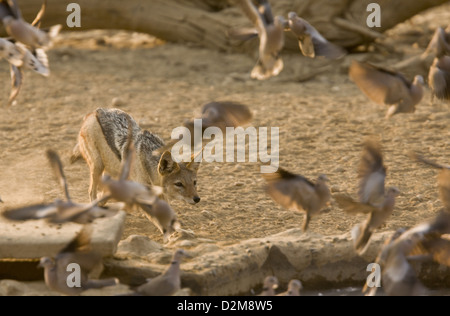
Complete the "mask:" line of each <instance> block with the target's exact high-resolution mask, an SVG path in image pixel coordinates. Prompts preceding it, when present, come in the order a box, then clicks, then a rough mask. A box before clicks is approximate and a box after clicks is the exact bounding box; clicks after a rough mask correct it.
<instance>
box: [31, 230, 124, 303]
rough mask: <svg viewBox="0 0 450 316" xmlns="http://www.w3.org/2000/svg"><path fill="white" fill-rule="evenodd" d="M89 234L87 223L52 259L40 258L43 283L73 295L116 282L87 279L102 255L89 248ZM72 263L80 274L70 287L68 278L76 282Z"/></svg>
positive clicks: (115, 280)
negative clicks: (77, 282) (78, 268)
mask: <svg viewBox="0 0 450 316" xmlns="http://www.w3.org/2000/svg"><path fill="white" fill-rule="evenodd" d="M91 235H92V227H91V226H90V225H87V226H85V227H84V228H83V230H82V231H81V232H80V233H79V234H78V236H77V237H76V238H75V239H74V240H73V241H72V242H71V243H70V244H69V245H67V246H66V247H65V248H64V249H63V250H62V251H61V252H59V253H58V255H57V256H56V257H55V258H54V259H52V258H49V257H43V258H41V260H40V264H39V267H41V268H44V277H45V283H46V284H47V286H48V287H49V288H50V289H51V290H53V291H56V292H59V293H62V294H64V295H70V296H75V295H80V294H81V293H82V292H84V291H86V290H89V289H101V288H104V287H107V286H114V285H117V284H118V280H117V279H105V280H89V274H90V273H91V271H92V270H93V269H94V268H95V267H97V266H98V265H100V264H101V261H102V256H101V255H100V254H99V253H97V252H94V251H92V250H91V245H90V243H91ZM73 264H77V265H78V266H79V267H80V271H79V272H80V275H79V284H75V286H74V287H71V286H70V285H69V283H68V280H71V281H73V282H76V276H75V277H74V279H72V277H71V274H72V273H75V272H76V269H75V270H73V268H72V267H71V266H70V265H73Z"/></svg>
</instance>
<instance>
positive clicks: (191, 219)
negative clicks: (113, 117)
mask: <svg viewBox="0 0 450 316" xmlns="http://www.w3.org/2000/svg"><path fill="white" fill-rule="evenodd" d="M449 18H450V6H449V5H446V6H443V7H440V8H437V9H435V10H432V11H430V12H428V13H426V14H423V15H421V16H418V17H416V18H414V19H413V20H412V21H408V22H406V23H405V24H402V25H400V26H398V27H397V28H396V29H395V30H392V31H390V32H389V33H388V35H389V38H388V39H387V40H385V41H383V42H382V43H381V44H377V45H376V46H375V49H372V51H370V52H367V53H361V54H352V55H350V56H348V57H347V58H345V59H344V60H342V61H338V62H328V61H325V60H318V61H311V60H309V59H307V58H305V57H302V56H301V55H300V54H299V53H298V54H297V53H292V54H291V53H286V54H285V55H284V56H283V57H284V61H285V65H286V66H285V70H284V71H283V72H282V74H281V75H280V76H279V77H277V78H273V79H271V80H268V81H265V82H259V81H253V80H251V79H250V70H251V69H252V67H253V66H254V63H255V61H256V59H255V56H246V55H236V54H227V53H224V52H215V51H211V50H207V49H203V48H199V47H191V46H190V45H185V46H182V45H176V44H171V43H163V42H161V41H159V40H156V39H154V38H152V37H149V36H146V35H141V34H132V33H125V32H121V31H91V32H84V33H71V34H63V35H62V36H61V38H60V39H59V40H58V42H57V43H56V45H55V47H54V48H53V49H52V50H51V51H50V52H49V58H50V65H51V71H52V74H51V76H50V77H49V78H42V77H39V76H37V75H35V74H33V73H30V72H27V73H26V76H25V82H24V85H23V87H22V91H21V94H20V96H19V98H18V100H17V101H18V102H17V105H15V106H13V107H11V108H7V107H6V103H7V97H8V95H9V69H8V66H7V64H6V63H5V62H1V63H0V80H1V82H3V83H4V84H3V85H1V88H0V102H1V104H2V106H1V107H2V115H1V116H0V146H1V151H0V175H1V176H0V196H1V197H2V199H3V200H4V201H5V205H7V206H17V205H23V204H29V203H35V202H42V201H47V202H48V201H52V200H54V199H55V198H57V197H60V196H62V192H61V191H60V189H59V188H58V186H57V185H56V183H55V181H54V178H53V175H52V173H51V170H50V168H49V167H48V163H47V161H46V158H45V154H44V153H45V151H46V150H47V149H49V148H52V149H55V150H57V151H58V152H59V153H60V154H61V155H62V157H63V159H64V162H65V164H66V166H65V170H66V173H67V176H68V182H69V185H70V190H71V193H72V197H73V199H74V200H76V201H79V202H87V201H88V186H89V171H88V167H87V165H86V164H85V163H84V162H79V163H76V164H74V165H70V164H69V157H70V154H71V151H72V148H73V147H74V145H75V144H76V141H77V134H78V131H79V128H80V126H81V123H82V120H83V117H84V116H85V115H86V114H88V113H90V112H92V111H94V110H95V109H96V108H98V107H118V108H120V109H122V110H124V111H126V112H128V113H130V114H131V115H132V116H133V117H134V118H135V119H136V120H137V121H138V122H139V124H140V125H141V126H142V127H143V128H145V129H148V130H150V131H152V132H154V133H157V134H158V135H160V136H161V137H163V139H165V140H166V141H167V140H169V139H170V134H171V132H172V130H173V129H174V128H176V127H178V126H181V125H182V123H183V122H184V120H186V119H190V118H193V117H195V116H196V115H198V112H199V110H200V108H201V106H202V105H203V104H205V103H207V102H210V101H217V100H219V101H220V100H229V101H235V102H240V103H243V104H246V105H248V106H249V107H250V108H251V110H252V111H253V113H254V120H253V122H252V126H255V127H259V126H263V127H279V128H280V165H281V166H282V167H283V168H286V169H288V170H291V171H293V172H297V173H300V174H302V175H304V176H306V177H308V178H310V179H315V178H316V177H317V176H318V175H320V174H326V175H327V176H328V177H329V179H330V180H331V188H332V192H333V193H344V192H346V193H350V194H356V192H357V178H356V168H357V165H358V162H359V158H360V153H361V144H362V142H363V141H364V139H365V138H366V137H368V136H371V135H376V136H377V137H379V139H380V140H381V141H382V144H383V148H384V152H385V160H386V161H385V164H386V165H387V167H388V177H387V185H388V186H396V187H398V188H399V189H400V190H401V192H402V195H401V196H400V197H399V198H398V202H397V206H396V209H395V212H394V214H393V216H392V218H391V219H390V220H389V222H388V223H387V224H386V226H385V227H384V228H383V229H381V230H380V231H381V232H388V231H393V230H395V229H397V228H400V227H411V226H414V225H416V224H418V223H420V222H422V221H424V220H427V219H430V218H432V217H433V216H434V215H435V214H436V213H437V212H438V211H439V210H440V209H441V208H442V203H441V202H440V201H439V198H438V192H437V185H436V175H437V173H436V171H435V170H432V169H429V168H424V167H423V166H421V165H418V164H417V163H415V162H413V161H412V160H411V159H410V158H408V153H409V152H411V151H417V152H421V153H423V154H424V155H426V156H427V157H429V158H431V159H434V160H437V161H439V162H441V163H447V164H448V163H449V157H450V128H449V122H450V111H449V105H448V104H444V103H439V102H434V103H431V95H430V92H429V91H428V90H427V92H426V96H425V98H424V100H423V101H422V103H421V104H420V105H419V106H418V108H417V111H416V113H415V114H411V115H397V116H395V117H393V118H391V119H389V120H386V119H385V118H384V116H385V113H386V110H387V109H386V108H384V107H382V106H379V105H376V104H374V103H372V102H371V101H369V100H368V99H367V98H366V97H365V96H364V95H363V94H362V93H361V92H360V91H359V90H358V88H357V87H356V86H355V85H354V84H353V83H352V82H351V81H350V79H349V78H348V76H347V70H348V66H349V64H350V62H351V60H352V59H358V60H365V61H369V62H374V63H379V64H382V65H384V66H387V67H389V66H390V65H394V64H396V63H398V62H400V61H402V60H404V59H406V58H407V57H410V56H413V55H417V54H420V53H421V52H423V49H424V48H425V47H426V45H427V43H428V40H429V39H430V36H431V34H432V32H433V31H434V28H435V27H436V26H438V25H445V24H446V23H447V22H448V20H449ZM394 44H395V46H394ZM317 72H319V73H318V74H317ZM311 73H316V75H314V76H313V75H310V74H311ZM406 74H407V76H408V77H410V78H412V77H413V75H414V74H415V73H414V70H411V73H408V72H407V73H406ZM421 74H422V75H425V76H426V73H421ZM306 79H310V80H306ZM113 100H114V102H113ZM259 168H260V165H259V164H252V163H243V164H239V163H212V164H208V163H204V164H203V165H202V166H201V168H200V171H199V175H198V185H199V194H200V196H201V198H202V201H201V202H200V203H199V204H198V205H196V206H191V205H187V204H186V203H183V202H173V203H172V205H173V207H174V209H175V211H176V212H177V214H178V217H179V220H180V222H181V224H182V227H183V229H185V230H187V231H191V232H192V235H191V237H190V239H194V240H202V239H207V240H209V243H210V242H211V240H212V241H214V243H216V244H217V245H219V246H221V247H223V246H228V245H234V244H238V243H240V242H242V241H245V240H247V239H252V238H264V237H267V236H271V235H274V234H278V233H282V232H284V231H287V230H289V229H294V228H299V227H301V224H302V221H303V214H301V213H296V212H292V211H289V210H285V209H282V208H281V207H279V206H277V205H276V204H275V203H274V202H273V201H272V200H271V199H270V198H269V197H268V196H267V195H266V194H265V193H264V180H263V179H262V177H261V175H260V173H259ZM362 219H363V217H349V216H348V215H346V214H345V213H344V212H343V211H342V210H340V209H339V208H338V207H337V205H336V204H335V203H334V202H333V203H332V206H331V208H330V209H329V210H328V212H327V213H326V214H323V215H322V216H320V217H319V218H316V219H314V220H313V221H312V223H311V225H310V231H311V232H313V233H315V234H320V235H324V236H335V235H342V234H345V233H347V232H349V231H350V230H351V228H352V227H353V226H354V225H355V224H357V223H358V222H360V221H361V220H362ZM132 235H142V236H146V237H148V238H149V239H150V240H153V241H156V242H158V243H162V236H161V234H160V233H159V231H158V230H157V229H156V227H155V226H154V225H153V224H152V223H150V222H149V221H148V220H147V219H146V218H145V216H144V215H143V214H142V213H140V212H139V211H134V212H130V214H129V215H128V217H127V221H126V227H125V231H124V234H123V239H126V238H128V237H130V236H132Z"/></svg>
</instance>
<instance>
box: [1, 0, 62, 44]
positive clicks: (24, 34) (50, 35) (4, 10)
mask: <svg viewBox="0 0 450 316" xmlns="http://www.w3.org/2000/svg"><path fill="white" fill-rule="evenodd" d="M45 6H46V4H45V2H44V5H43V6H42V9H41V11H40V12H39V14H38V16H37V18H36V20H35V22H33V24H40V20H41V19H42V16H43V14H44V12H45ZM0 18H1V19H2V21H3V25H4V26H5V29H6V32H7V33H8V35H9V36H11V37H12V38H14V39H15V40H16V41H18V42H21V43H23V44H25V45H26V46H28V47H30V48H31V49H36V48H44V49H46V48H48V47H49V46H50V45H51V43H52V41H53V39H54V38H55V37H56V36H57V35H58V34H59V32H60V30H61V28H62V26H61V25H55V26H52V27H51V28H50V29H49V31H48V32H45V31H43V30H40V29H39V28H37V27H35V26H33V25H32V24H29V23H27V22H25V21H24V20H23V18H22V13H21V11H20V8H19V6H18V4H17V1H16V0H2V1H1V3H0Z"/></svg>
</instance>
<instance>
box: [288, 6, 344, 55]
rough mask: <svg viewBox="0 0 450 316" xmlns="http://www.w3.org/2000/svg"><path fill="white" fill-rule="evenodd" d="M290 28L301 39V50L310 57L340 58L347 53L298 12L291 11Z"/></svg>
mask: <svg viewBox="0 0 450 316" xmlns="http://www.w3.org/2000/svg"><path fill="white" fill-rule="evenodd" d="M288 18H289V29H290V31H291V32H292V33H294V34H295V36H296V37H297V39H298V41H299V46H300V51H301V52H302V54H303V55H305V56H306V57H310V58H316V57H326V58H328V59H339V58H342V57H344V56H345V55H347V52H346V51H345V49H343V48H342V47H339V46H337V45H334V44H333V43H330V42H329V41H327V40H326V39H325V38H324V37H323V36H322V35H321V34H320V33H319V31H317V30H316V29H315V28H314V27H313V26H312V25H311V24H309V23H308V22H307V21H306V20H304V19H302V18H300V17H299V16H298V15H297V13H295V12H290V13H289V16H288Z"/></svg>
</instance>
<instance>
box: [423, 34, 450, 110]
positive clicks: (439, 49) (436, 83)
mask: <svg viewBox="0 0 450 316" xmlns="http://www.w3.org/2000/svg"><path fill="white" fill-rule="evenodd" d="M441 31H442V32H441V33H439V34H440V36H438V37H437V38H436V58H435V59H434V61H433V64H432V65H431V67H430V73H429V74H428V81H429V85H430V87H431V90H432V93H433V98H434V97H437V98H438V99H439V100H443V101H450V41H449V42H447V40H446V37H445V32H444V30H442V29H441ZM449 37H450V36H449Z"/></svg>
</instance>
